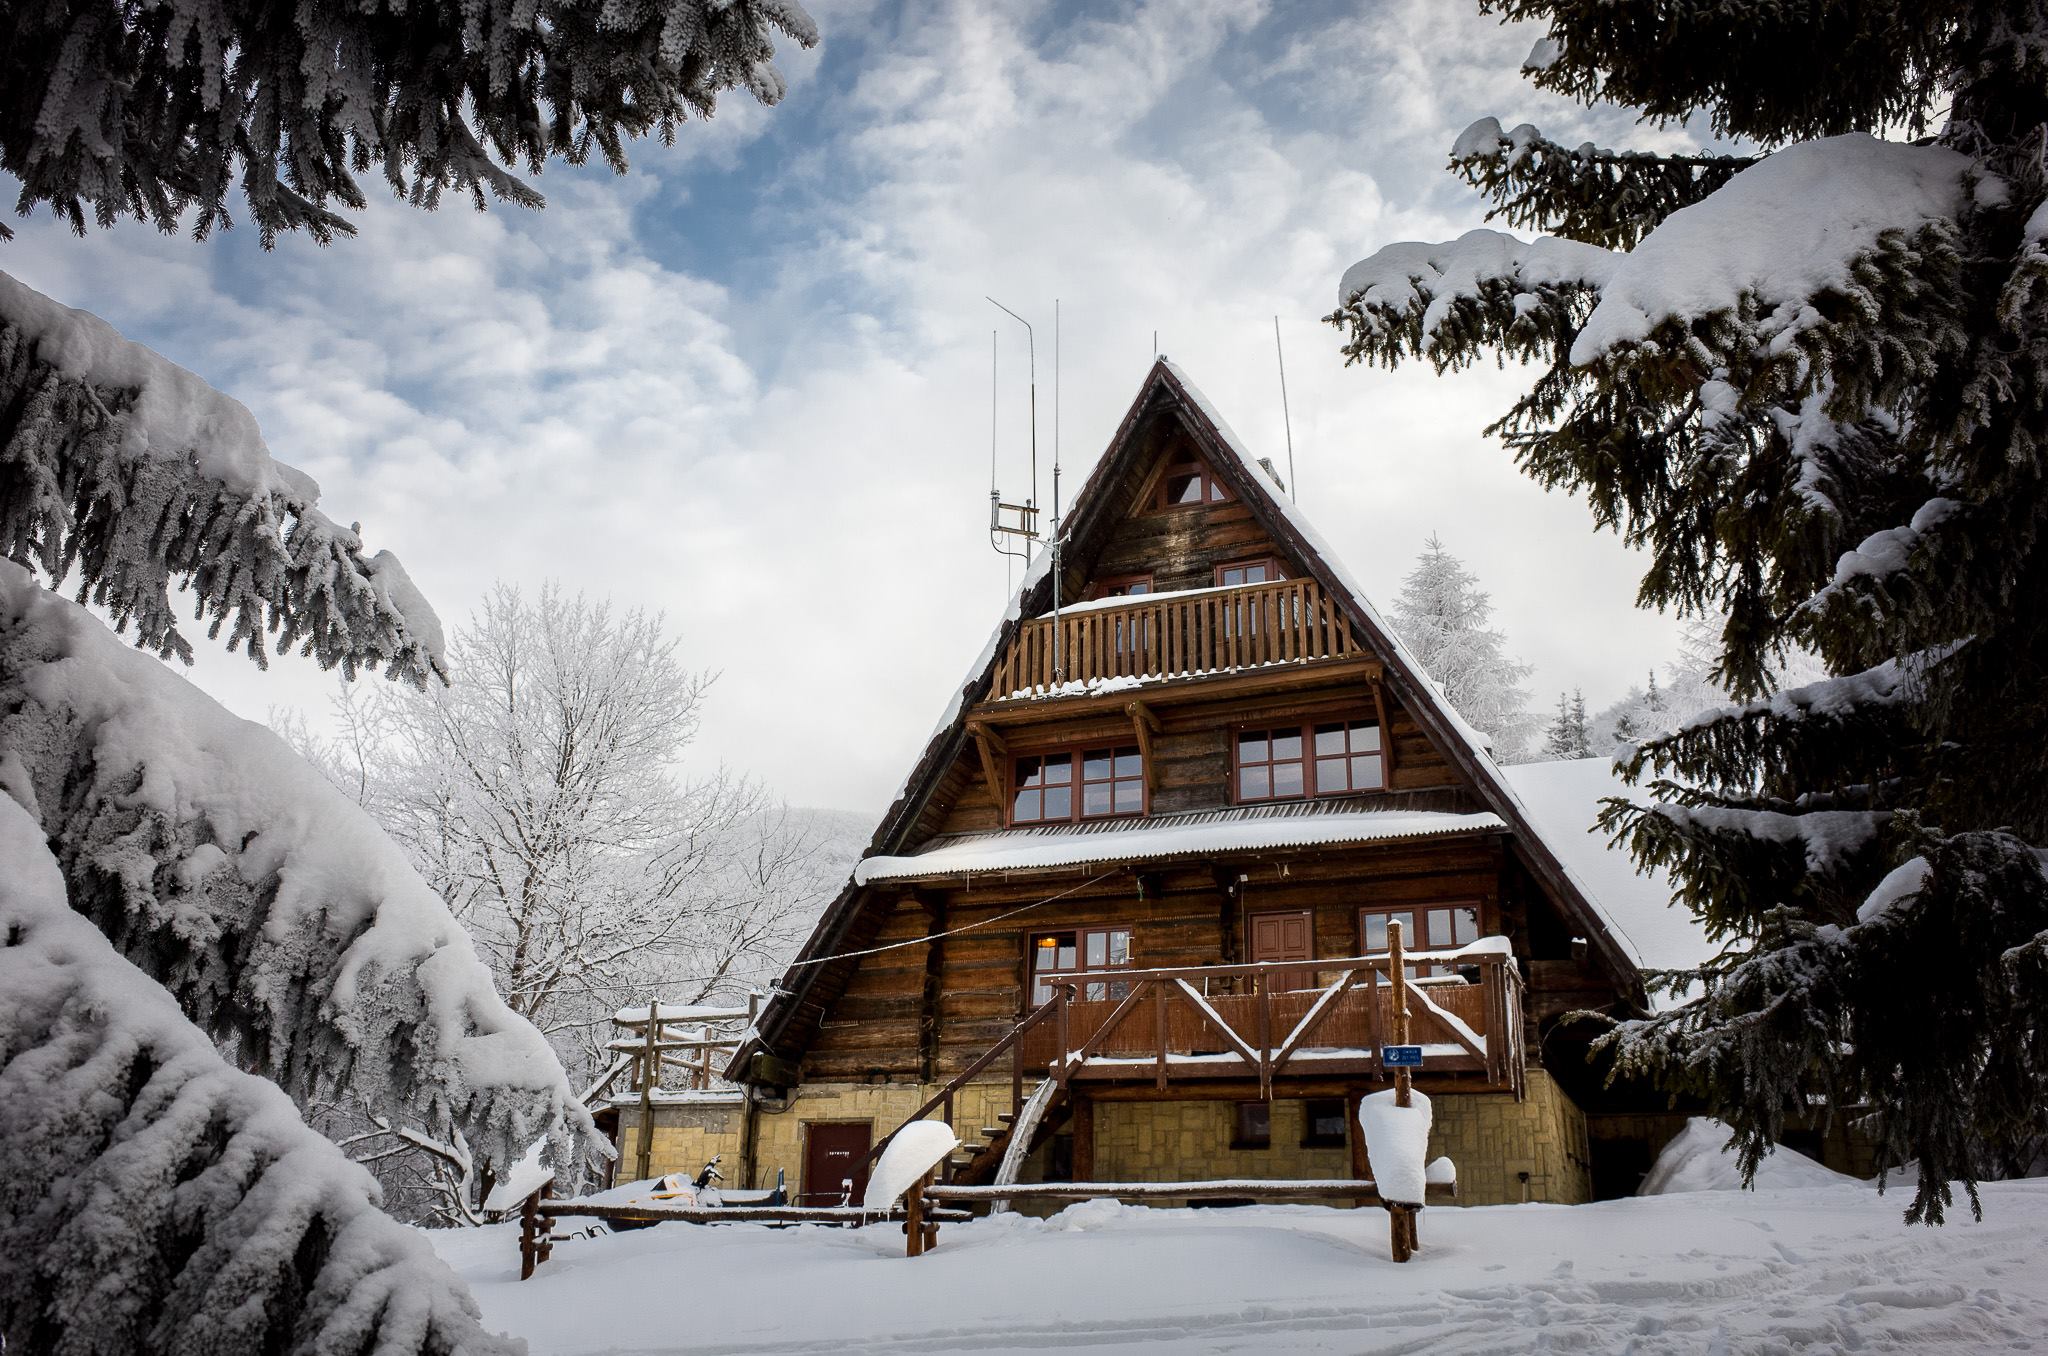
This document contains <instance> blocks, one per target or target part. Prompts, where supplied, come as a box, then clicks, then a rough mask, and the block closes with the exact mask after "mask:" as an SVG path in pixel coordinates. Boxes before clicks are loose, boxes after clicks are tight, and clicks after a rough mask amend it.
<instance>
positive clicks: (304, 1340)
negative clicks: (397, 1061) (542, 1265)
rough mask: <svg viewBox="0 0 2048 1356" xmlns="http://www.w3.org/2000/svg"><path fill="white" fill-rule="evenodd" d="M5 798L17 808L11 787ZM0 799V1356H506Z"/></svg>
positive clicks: (362, 1190)
mask: <svg viewBox="0 0 2048 1356" xmlns="http://www.w3.org/2000/svg"><path fill="white" fill-rule="evenodd" d="M8 790H9V791H10V792H12V793H14V794H20V792H21V790H22V788H20V787H19V786H10V787H9V788H8ZM66 893H67V887H66V881H65V877H64V873H63V872H62V871H61V870H60V869H59V867H58V864H57V861H56V859H55V858H54V857H53V856H52V855H51V853H50V851H49V849H48V847H47V846H46V844H45V841H44V829H43V827H42V826H41V825H40V824H38V823H37V822H36V821H35V819H34V818H33V817H32V816H31V815H29V814H28V813H27V812H26V811H25V810H23V808H22V807H21V806H20V805H19V804H17V803H16V802H15V801H14V800H13V799H12V798H10V795H8V794H0V937H4V938H5V943H6V944H5V945H4V946H0V994H5V995H6V998H7V1001H6V1002H5V1003H0V1162H5V1163H6V1165H7V1171H6V1173H5V1174H4V1176H0V1255H5V1256H6V1257H7V1258H8V1263H7V1265H6V1266H4V1267H0V1345H5V1346H7V1347H8V1348H9V1349H10V1350H20V1351H23V1352H47V1353H50V1356H85V1354H86V1353H92V1354H94V1356H97V1354H98V1353H106V1354H107V1356H112V1354H113V1353H128V1352H137V1351H152V1352H195V1353H196V1352H204V1353H207V1356H273V1354H274V1353H292V1354H294V1356H297V1354H303V1356H318V1354H319V1353H328V1352H344V1351H346V1352H360V1351H372V1350H374V1351H390V1352H401V1351H403V1352H424V1353H434V1356H501V1354H502V1356H511V1353H512V1352H514V1351H517V1350H520V1349H522V1348H521V1346H520V1344H518V1343H515V1342H512V1341H509V1340H506V1339H502V1338H496V1337H492V1336H490V1335H489V1334H487V1333H485V1332H484V1331H483V1329H482V1328H481V1327H480V1326H479V1324H478V1321H477V1309H476V1304H475V1301H473V1300H472V1299H471V1298H470V1296H469V1294H468V1292H467V1291H466V1290H465V1289H464V1288H463V1285H462V1283H461V1281H459V1280H458V1279H457V1278H456V1277H455V1275H454V1273H452V1272H451V1271H449V1269H448V1267H447V1265H446V1264H445V1263H444V1262H442V1261H441V1260H440V1259H439V1258H438V1257H437V1256H435V1254H434V1250H433V1248H432V1247H431V1246H430V1245H429V1244H428V1242H427V1240H426V1238H425V1237H424V1236H423V1235H422V1234H420V1233H418V1232H417V1231H415V1230H412V1229H409V1228H406V1227H405V1226H403V1225H400V1224H398V1223H396V1222H395V1221H393V1220H392V1219H390V1218H389V1217H388V1216H386V1215H385V1214H384V1213H383V1212H382V1211H380V1210H379V1209H378V1208H377V1191H376V1185H375V1183H374V1182H372V1181H371V1179H370V1177H369V1175H368V1174H367V1173H365V1172H364V1171H363V1170H362V1169H361V1168H360V1167H358V1166H356V1165H355V1164H353V1163H351V1162H349V1161H348V1159H347V1158H346V1157H345V1156H344V1155H343V1153H342V1152H341V1150H339V1149H338V1148H336V1147H335V1146H334V1145H333V1144H331V1143H329V1142H328V1141H327V1140H326V1139H324V1138H322V1137H321V1136H320V1135H319V1134H317V1133H315V1132H314V1131H313V1130H311V1129H310V1128H308V1127H307V1125H306V1124H305V1123H304V1121H302V1120H301V1119H300V1117H299V1115H298V1112H297V1111H296V1109H295V1108H294V1107H293V1106H292V1103H291V1101H290V1099H289V1098H287V1097H286V1096H285V1095H284V1093H283V1092H282V1091H280V1090H279V1089H278V1088H277V1087H276V1086H274V1085H273V1084H272V1083H270V1082H268V1081H267V1080H265V1079H263V1078H260V1077H257V1076H255V1075H252V1074H247V1073H243V1072H240V1071H238V1070H236V1069H234V1068H232V1067H231V1066H230V1065H229V1064H228V1063H227V1062H226V1061H225V1060H224V1059H223V1058H222V1057H221V1055H220V1053H219V1051H218V1050H216V1049H215V1047H214V1044H213V1041H212V1039H211V1038H210V1037H209V1036H208V1035H207V1033H205V1032H202V1031H201V1030H199V1029H198V1028H197V1027H195V1026H193V1025H192V1024H191V1023H190V1022H189V1021H187V1020H186V1018H185V1015H184V1014H183V1013H182V1012H181V1011H180V1010H179V1007H178V1005H177V1003H176V1002H174V1001H172V999H171V997H170V996H169V995H168V994H167V993H165V992H164V990H163V989H162V988H161V987H159V986H158V985H157V984H155V983H154V982H152V977H151V976H149V975H146V974H144V973H142V972H141V971H139V970H137V969H136V968H135V967H134V966H133V965H132V964H130V963H129V962H128V961H126V960H124V959H122V958H121V957H120V956H119V955H118V954H117V953H116V952H115V950H114V948H113V946H112V944H111V943H109V941H108V940H107V938H106V937H105V936H103V935H102V934H101V933H100V932H99V931H98V930H97V929H95V928H94V927H93V925H92V923H91V922H89V921H88V920H87V919H85V918H83V917H81V916H80V915H79V914H77V913H76V912H74V911H73V909H72V908H71V907H70V905H69V904H68V903H67V900H66Z"/></svg>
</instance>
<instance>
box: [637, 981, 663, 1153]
mask: <svg viewBox="0 0 2048 1356" xmlns="http://www.w3.org/2000/svg"><path fill="white" fill-rule="evenodd" d="M660 1007H661V1004H660V1003H659V1002H658V1001H657V1000H656V999H655V998H654V996H653V995H652V994H650V995H648V998H647V1026H646V1029H645V1031H644V1032H643V1034H642V1037H641V1040H642V1045H641V1047H640V1133H639V1135H638V1137H637V1140H636V1143H635V1145H634V1149H633V1176H634V1178H635V1180H637V1181H642V1182H644V1181H646V1180H647V1179H648V1178H649V1177H652V1176H653V1175H654V1168H653V1162H654V1083H655V1080H656V1079H658V1078H660V1077H661V1050H660V1048H659V1047H660V1045H661V1013H660V1011H659V1009H660Z"/></svg>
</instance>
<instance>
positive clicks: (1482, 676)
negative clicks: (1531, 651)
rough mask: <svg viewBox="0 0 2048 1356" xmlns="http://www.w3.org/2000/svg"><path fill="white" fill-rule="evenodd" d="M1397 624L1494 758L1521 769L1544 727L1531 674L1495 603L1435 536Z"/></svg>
mask: <svg viewBox="0 0 2048 1356" xmlns="http://www.w3.org/2000/svg"><path fill="white" fill-rule="evenodd" d="M1389 620H1390V621H1391V622H1392V623H1393V626H1394V629H1395V630H1396V631H1397V632H1399V633H1400V635H1401V639H1402V640H1404V641H1406V642H1408V647H1409V648H1410V649H1412V650H1413V651H1414V652H1415V654H1416V657H1417V658H1418V659H1420V660H1421V661H1422V667H1423V668H1424V669H1425V670H1426V671H1427V672H1428V674H1429V676H1430V677H1431V678H1432V679H1434V680H1435V681H1436V684H1437V686H1438V687H1440V688H1442V689H1443V692H1444V696H1445V698H1447V699H1448V700H1449V701H1450V703H1451V706H1452V708H1453V709H1454V710H1456V711H1457V713H1458V714H1459V715H1461V716H1463V717H1464V718H1465V719H1466V720H1467V721H1468V722H1470V723H1471V724H1472V726H1473V727H1474V728H1476V729H1478V730H1479V731H1480V732H1481V733H1483V734H1485V735H1486V736H1487V738H1488V739H1489V741H1490V742H1491V743H1492V746H1493V754H1494V757H1495V758H1497V759H1499V760H1500V761H1501V762H1503V763H1512V762H1516V761H1519V760H1520V759H1521V757H1522V756H1523V754H1524V753H1525V752H1526V750H1527V748H1528V745H1529V741H1530V739H1531V738H1533V737H1534V735H1535V733H1536V729H1537V726H1538V724H1539V722H1538V720H1537V718H1536V717H1535V715H1534V714H1533V713H1532V712H1531V711H1530V710H1529V694H1528V693H1527V692H1525V691H1523V689H1522V683H1523V682H1524V681H1525V680H1526V679H1527V678H1528V676H1529V671H1530V670H1529V666H1528V665H1527V664H1524V663H1521V662H1519V661H1518V660H1516V659H1515V658H1513V657H1512V656H1511V655H1509V654H1508V650H1507V637H1506V636H1505V635H1503V634H1501V633H1500V632H1499V631H1497V630H1495V629H1494V628H1493V627H1492V626H1490V625H1489V624H1488V623H1490V622H1491V621H1492V620H1493V600H1492V598H1491V597H1490V596H1489V595H1488V594H1487V593H1486V592H1485V591H1484V590H1483V589H1481V588H1480V587H1479V581H1478V580H1477V579H1476V578H1474V577H1473V575H1472V572H1471V571H1469V570H1467V569H1466V568H1465V565H1464V562H1462V561H1460V560H1459V559H1458V558H1457V557H1456V556H1454V555H1452V554H1451V553H1450V551H1449V550H1447V549H1446V548H1445V546H1444V544H1443V542H1441V541H1439V540H1438V539H1437V538H1436V536H1435V535H1434V534H1432V535H1431V536H1430V538H1429V540H1428V541H1427V542H1425V543H1424V544H1423V548H1422V554H1421V555H1420V556H1419V557H1417V559H1416V562H1415V568H1414V569H1413V570H1410V571H1409V572H1408V577H1407V578H1406V579H1404V580H1402V582H1401V593H1400V596H1399V597H1397V598H1396V599H1395V600H1394V606H1393V610H1392V613H1391V615H1390V617H1389Z"/></svg>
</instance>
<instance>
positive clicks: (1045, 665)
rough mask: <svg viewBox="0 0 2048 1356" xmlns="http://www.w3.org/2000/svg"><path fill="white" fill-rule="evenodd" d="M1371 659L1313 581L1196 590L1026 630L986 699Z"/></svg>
mask: <svg viewBox="0 0 2048 1356" xmlns="http://www.w3.org/2000/svg"><path fill="white" fill-rule="evenodd" d="M1055 635H1057V637H1058V642H1059V644H1058V652H1059V663H1058V665H1057V668H1055V665H1054V643H1053V642H1054V637H1055ZM1364 653H1365V650H1364V649H1363V648H1362V647H1361V646H1360V645H1359V644H1358V642H1357V640H1355V639H1354V638H1353V637H1352V634H1351V624H1350V623H1349V622H1347V621H1346V620H1345V619H1344V618H1343V616H1341V615H1340V614H1339V612H1338V610H1337V608H1336V607H1335V606H1333V605H1332V603H1331V601H1330V599H1329V598H1327V597H1325V596H1324V594H1323V590H1322V586H1321V585H1320V584H1318V583H1316V581H1315V580H1313V579H1286V580H1281V581H1280V582H1278V583H1272V584H1246V585H1242V586H1240V587H1236V588H1216V589H1198V590H1194V591H1192V592H1187V593H1169V594H1160V595H1157V596H1140V597H1136V598H1132V599H1129V600H1128V601H1119V602H1117V603H1114V604H1105V603H1100V602H1097V603H1087V604H1082V605H1079V606H1078V607H1077V608H1076V609H1075V610H1073V611H1068V612H1062V613H1061V614H1060V615H1059V616H1058V617H1057V618H1053V617H1039V618H1036V619H1034V620H1031V621H1027V622H1024V623H1023V624H1022V625H1021V626H1020V627H1019V629H1018V632H1017V637H1016V639H1015V641H1014V642H1012V644H1011V645H1010V648H1009V650H1008V651H1006V652H1005V653H1004V655H1003V657H1002V659H1001V660H1000V661H999V662H998V663H997V665H996V673H995V682H994V684H993V685H992V686H991V687H990V689H989V696H990V698H991V699H992V700H996V701H1001V700H1006V699H1015V698H1031V697H1044V696H1060V695H1067V694H1071V693H1084V692H1089V691H1091V690H1096V689H1097V688H1098V687H1099V685H1100V684H1101V683H1103V682H1106V681H1108V680H1111V679H1117V678H1135V679H1148V678H1149V679H1172V678H1193V677H1200V676H1204V675H1207V674H1215V673H1232V672H1238V671H1241V670H1245V669H1252V668H1259V667H1263V666H1266V665H1270V664H1301V663H1309V662H1312V661H1315V660H1322V659H1346V658H1351V657H1354V656H1358V655H1362V654H1364Z"/></svg>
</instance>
